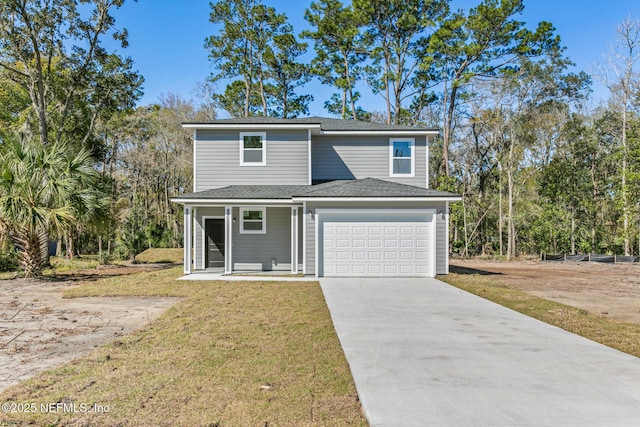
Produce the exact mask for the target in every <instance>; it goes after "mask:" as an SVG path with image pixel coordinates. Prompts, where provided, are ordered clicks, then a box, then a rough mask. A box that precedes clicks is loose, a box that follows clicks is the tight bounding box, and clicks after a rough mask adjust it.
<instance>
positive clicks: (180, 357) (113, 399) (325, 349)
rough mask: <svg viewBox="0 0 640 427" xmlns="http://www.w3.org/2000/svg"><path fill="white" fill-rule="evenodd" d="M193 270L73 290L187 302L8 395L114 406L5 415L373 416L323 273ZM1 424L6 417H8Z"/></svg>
mask: <svg viewBox="0 0 640 427" xmlns="http://www.w3.org/2000/svg"><path fill="white" fill-rule="evenodd" d="M181 269H182V267H175V268H172V269H169V270H161V271H154V272H148V273H140V274H135V275H130V276H124V277H118V278H110V279H105V280H101V281H97V282H93V283H90V284H87V285H83V286H81V287H77V288H73V289H70V290H69V291H68V292H67V293H66V294H65V296H66V297H83V296H115V295H118V296H122V295H155V296H157V295H163V296H164V295H166V296H181V297H183V299H182V300H181V302H178V303H177V304H176V305H175V306H174V307H173V308H171V309H170V310H168V311H167V312H166V313H165V314H164V315H163V316H161V317H160V318H159V319H158V320H156V321H154V322H153V323H151V324H149V325H147V326H146V327H144V328H143V329H142V330H140V331H138V332H137V333H134V334H132V335H130V336H128V337H126V338H123V339H118V340H117V341H115V342H113V343H112V344H109V345H106V346H104V347H101V348H99V349H97V350H96V351H94V352H93V353H91V354H89V355H88V356H86V357H83V358H81V359H79V360H77V361H75V362H73V363H70V364H68V365H66V366H63V367H60V368H58V369H55V370H52V371H49V372H46V373H44V374H42V375H38V376H37V377H35V378H33V379H31V380H28V381H25V382H23V383H20V384H18V385H17V386H14V387H12V388H10V389H9V390H7V391H6V392H4V393H3V394H0V403H4V402H35V403H37V404H38V405H39V404H40V403H49V402H63V403H65V402H66V403H69V402H73V403H76V404H77V405H82V404H85V405H89V407H91V406H90V405H93V404H94V403H95V404H98V405H101V407H103V408H106V407H108V409H109V411H108V413H105V412H101V413H94V412H93V411H91V410H90V411H88V412H87V413H75V414H73V413H60V412H58V413H49V414H43V413H41V412H40V411H38V412H37V413H35V414H7V413H0V420H3V421H4V422H5V423H7V424H10V425H15V424H14V422H15V421H20V422H33V423H35V425H51V426H57V425H67V424H72V425H110V426H111V425H123V426H124V425H126V426H130V425H145V426H146V425H149V426H150V425H154V426H163V425H164V426H276V425H287V426H289V425H291V426H313V425H367V423H366V420H365V419H364V418H363V416H362V413H361V410H360V406H359V402H358V398H357V394H356V391H355V387H354V384H353V380H352V377H351V373H350V371H349V367H348V364H347V362H346V360H345V358H344V354H343V352H342V349H341V347H340V344H339V342H338V339H337V337H336V334H335V332H334V329H333V325H332V322H331V318H330V316H329V312H328V309H327V307H326V304H325V302H324V298H323V295H322V292H321V290H320V287H319V285H318V283H317V282H268V281H260V282H221V281H216V282H183V281H181V282H177V281H175V280H174V279H175V278H176V277H178V276H180V275H181ZM1 424H2V423H0V425H1Z"/></svg>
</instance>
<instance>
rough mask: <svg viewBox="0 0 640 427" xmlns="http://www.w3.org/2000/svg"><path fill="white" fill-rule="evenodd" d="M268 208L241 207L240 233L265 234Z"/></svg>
mask: <svg viewBox="0 0 640 427" xmlns="http://www.w3.org/2000/svg"><path fill="white" fill-rule="evenodd" d="M266 232H267V208H240V233H243V234H265V233H266Z"/></svg>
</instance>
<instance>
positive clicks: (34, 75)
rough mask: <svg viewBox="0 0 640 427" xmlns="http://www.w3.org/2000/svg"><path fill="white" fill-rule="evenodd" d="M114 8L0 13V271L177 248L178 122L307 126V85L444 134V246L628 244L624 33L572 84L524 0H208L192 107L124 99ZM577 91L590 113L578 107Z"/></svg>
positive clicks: (124, 69) (629, 249)
mask: <svg viewBox="0 0 640 427" xmlns="http://www.w3.org/2000/svg"><path fill="white" fill-rule="evenodd" d="M123 4H124V0H90V1H87V2H85V3H83V5H82V7H81V6H78V4H77V2H75V1H72V0H48V1H35V0H7V1H4V2H0V232H1V234H0V268H2V264H3V263H5V264H6V263H11V262H13V261H15V259H16V256H17V255H16V252H15V251H14V248H18V252H17V254H18V256H19V262H20V266H21V267H22V269H23V270H24V271H25V273H26V274H38V273H39V272H40V271H41V269H42V267H43V266H45V265H46V264H47V262H48V253H49V252H50V248H49V246H51V245H50V244H49V242H51V241H53V242H56V244H57V248H56V252H57V253H58V254H59V255H66V256H76V255H77V254H81V253H87V252H92V253H100V254H101V257H103V259H104V260H105V261H107V260H108V259H109V257H111V256H120V257H129V258H133V257H134V256H135V254H136V253H138V252H139V251H141V250H142V249H144V248H146V247H157V246H165V247H166V246H179V245H181V244H182V227H181V221H182V213H181V211H180V207H179V206H177V205H174V204H172V203H171V202H170V199H171V197H173V196H175V195H177V194H181V193H186V192H189V191H191V176H192V169H191V167H192V166H191V162H192V158H191V156H192V141H191V135H190V134H189V133H188V132H185V131H184V129H182V128H181V126H180V123H181V122H183V121H204V120H211V119H214V118H215V117H216V112H220V111H224V112H225V113H226V114H228V115H230V116H232V117H249V116H255V115H264V116H274V117H286V118H291V117H299V116H304V115H308V114H309V105H310V103H311V101H312V100H313V96H312V94H310V93H308V92H307V91H308V88H307V86H308V85H307V84H308V83H309V82H310V81H311V80H314V79H315V80H317V81H319V82H320V83H322V84H323V85H324V87H328V88H331V89H332V90H331V91H330V92H329V95H327V96H326V98H325V99H323V101H324V107H325V109H326V111H327V113H328V114H330V115H333V116H335V117H341V118H343V119H348V120H365V121H377V122H385V123H394V124H404V125H413V126H427V127H436V128H440V129H442V132H441V136H440V137H439V138H437V139H436V140H435V141H434V143H433V145H432V147H431V149H430V153H431V163H432V164H431V167H430V170H431V173H432V175H433V176H432V179H431V182H432V183H434V184H433V186H434V187H435V188H439V189H443V190H448V191H453V192H455V193H458V194H461V195H462V196H463V201H462V202H461V203H458V204H454V205H452V221H451V233H450V236H451V239H452V247H453V251H454V252H455V253H458V254H460V255H462V256H474V255H480V254H491V255H502V256H506V257H507V258H509V259H510V258H513V257H516V256H518V255H521V254H537V253H539V252H571V253H577V252H607V253H614V252H615V253H619V254H631V253H638V251H639V250H640V204H639V203H638V200H639V197H638V196H639V195H640V193H639V191H640V185H639V184H640V150H639V148H640V146H639V144H638V130H639V129H640V127H639V124H640V122H639V121H638V106H639V105H640V97H639V96H638V95H639V86H638V76H639V74H638V70H637V65H638V64H637V62H638V44H639V43H640V24H638V21H636V20H633V19H631V18H629V19H627V20H626V21H625V22H623V23H622V24H621V25H620V27H619V28H618V32H617V39H616V40H615V41H614V44H613V45H614V47H615V48H614V49H613V50H612V51H611V52H609V53H607V54H606V55H605V56H604V57H603V60H602V61H601V63H600V64H599V66H598V67H596V68H597V69H595V70H592V72H591V73H586V72H584V71H579V72H576V71H575V70H574V68H575V67H574V66H573V64H572V62H571V60H570V58H568V57H566V55H565V47H564V46H563V45H562V43H561V40H560V38H559V37H558V35H557V34H556V33H555V28H554V27H553V25H552V24H551V23H549V22H541V23H539V24H537V25H536V26H535V27H533V28H530V27H529V26H527V24H526V23H524V22H521V21H520V20H519V19H518V18H519V16H520V14H521V13H522V12H523V10H524V3H523V0H482V1H479V2H478V4H477V6H474V7H471V8H469V9H468V10H453V9H452V8H451V5H450V1H448V0H353V1H352V2H351V3H350V4H344V3H341V2H340V1H339V0H314V1H311V2H310V4H309V6H308V8H307V9H306V12H305V15H304V19H305V21H306V22H307V24H308V26H307V28H306V29H305V30H304V31H296V29H295V28H294V27H293V25H291V24H290V23H289V21H288V18H287V16H286V15H285V14H284V13H282V12H279V11H277V10H276V8H274V7H271V6H268V5H265V4H264V3H262V2H261V1H260V0H229V1H218V2H213V3H211V5H210V7H211V14H210V17H209V18H210V19H209V20H210V22H211V24H212V27H211V34H212V35H211V36H210V37H208V38H207V39H206V40H205V41H204V45H205V49H206V52H207V53H208V55H209V59H210V62H211V65H212V67H213V72H212V73H211V75H210V76H209V77H208V79H207V81H206V82H204V83H203V84H202V85H201V86H202V88H203V91H202V97H201V99H200V102H198V103H195V102H193V101H188V100H184V99H181V98H180V97H178V96H175V95H171V94H170V93H169V94H167V95H166V96H163V97H162V98H161V99H159V100H158V102H156V103H153V104H151V105H144V106H139V105H137V104H138V103H139V100H140V97H141V95H142V90H143V83H144V79H143V76H141V75H140V74H139V72H137V71H136V70H135V67H134V61H133V60H132V59H131V58H129V57H126V56H124V54H123V53H122V52H124V51H125V48H126V47H127V45H128V34H127V31H126V30H124V29H118V26H117V25H116V23H115V18H114V16H115V15H116V13H115V11H117V10H118V9H119V8H120V7H122V5H123ZM113 41H115V42H116V43H117V44H118V47H117V48H112V47H109V48H107V47H106V46H111V45H112V44H113ZM203 54H205V53H204V52H203ZM304 58H310V59H306V60H305V59H304ZM593 79H598V80H600V81H601V82H603V84H604V85H605V86H606V87H607V89H608V90H609V93H610V98H609V100H608V102H607V103H606V104H602V105H598V106H596V107H594V106H593V105H592V102H591V101H590V88H591V85H592V80H593ZM363 90H367V91H370V92H371V93H372V94H375V95H377V96H378V99H379V100H380V103H379V104H378V105H379V107H378V108H375V109H372V108H370V106H367V105H365V104H364V103H363V102H362V93H361V91H363ZM316 96H318V95H317V94H316Z"/></svg>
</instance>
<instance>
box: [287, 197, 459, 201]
mask: <svg viewBox="0 0 640 427" xmlns="http://www.w3.org/2000/svg"><path fill="white" fill-rule="evenodd" d="M461 200H462V197H460V196H433V197H431V196H398V197H380V196H379V197H306V196H300V197H293V201H294V202H383V201H384V202H459V201H461Z"/></svg>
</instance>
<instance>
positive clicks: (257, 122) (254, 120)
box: [182, 116, 438, 133]
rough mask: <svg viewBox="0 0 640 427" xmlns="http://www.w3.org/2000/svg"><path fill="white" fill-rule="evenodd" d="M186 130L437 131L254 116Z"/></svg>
mask: <svg viewBox="0 0 640 427" xmlns="http://www.w3.org/2000/svg"><path fill="white" fill-rule="evenodd" d="M182 126H183V127H186V128H218V127H226V128H229V127H238V128H241V127H255V126H262V127H266V128H269V127H280V128H286V127H292V128H295V127H297V128H300V127H302V128H308V129H315V130H317V131H319V132H411V133H424V132H430V133H435V132H438V129H434V128H426V127H416V126H406V125H391V124H386V123H374V122H362V121H358V120H344V119H334V118H328V117H301V118H295V119H283V118H280V117H265V116H254V117H246V118H232V119H219V120H212V121H209V122H185V123H183V124H182Z"/></svg>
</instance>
